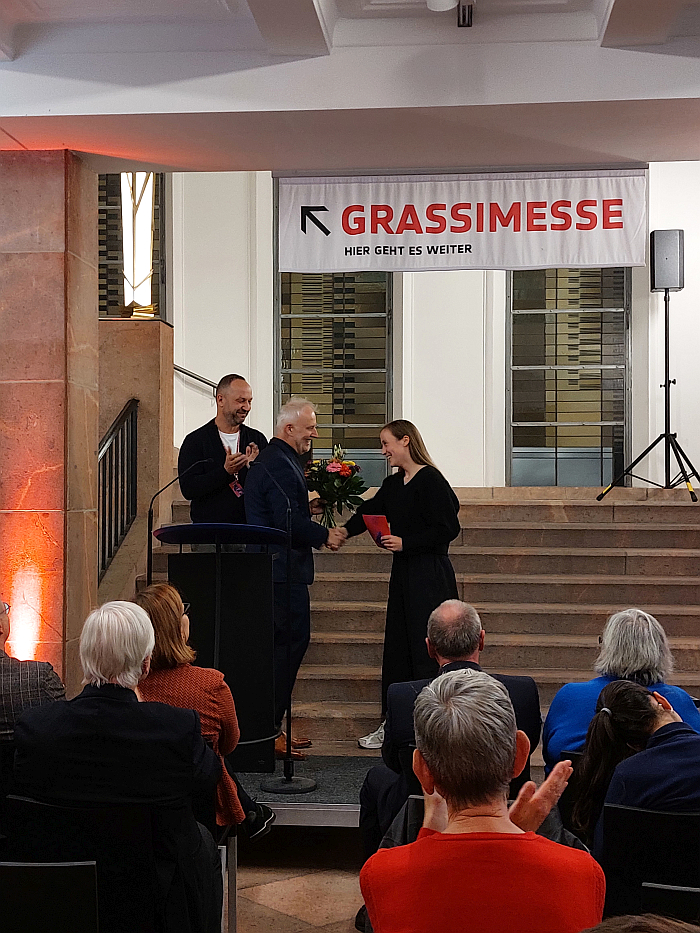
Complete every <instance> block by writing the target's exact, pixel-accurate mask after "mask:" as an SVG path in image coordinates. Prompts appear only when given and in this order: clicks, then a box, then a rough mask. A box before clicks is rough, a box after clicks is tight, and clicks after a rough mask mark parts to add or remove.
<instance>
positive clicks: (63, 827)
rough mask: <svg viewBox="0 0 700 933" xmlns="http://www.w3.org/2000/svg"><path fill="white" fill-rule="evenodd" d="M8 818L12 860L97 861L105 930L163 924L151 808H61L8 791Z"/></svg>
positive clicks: (133, 932)
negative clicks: (161, 920)
mask: <svg viewBox="0 0 700 933" xmlns="http://www.w3.org/2000/svg"><path fill="white" fill-rule="evenodd" d="M6 822H7V835H8V855H9V858H8V860H9V859H11V860H12V861H17V862H44V863H46V862H49V863H50V862H78V861H80V862H85V861H94V862H96V863H97V888H98V892H99V900H98V903H99V922H100V931H101V933H155V931H156V930H157V929H158V928H159V925H160V923H159V918H160V917H161V915H162V898H160V897H159V895H158V890H159V889H158V885H157V883H156V867H155V860H154V855H153V829H152V811H151V808H150V807H148V806H146V805H118V806H104V807H79V806H63V805H60V806H59V805H56V804H50V803H42V802H40V801H38V800H32V799H31V798H28V797H16V796H13V795H10V796H8V798H7V820H6ZM46 929H53V924H50V925H49V926H48V927H46Z"/></svg>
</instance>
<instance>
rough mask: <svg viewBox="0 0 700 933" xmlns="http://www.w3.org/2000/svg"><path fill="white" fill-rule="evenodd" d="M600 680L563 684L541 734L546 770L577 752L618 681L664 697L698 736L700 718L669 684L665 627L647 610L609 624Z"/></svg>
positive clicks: (602, 643)
mask: <svg viewBox="0 0 700 933" xmlns="http://www.w3.org/2000/svg"><path fill="white" fill-rule="evenodd" d="M594 669H595V670H596V672H597V673H598V674H599V676H598V677H594V678H593V679H592V680H588V681H586V682H584V683H571V684H564V686H563V687H561V689H560V690H559V691H558V693H557V694H556V696H555V697H554V699H553V700H552V704H551V706H550V707H549V712H548V713H547V718H546V720H545V723H544V730H543V733H542V754H543V755H544V761H545V765H546V767H547V769H549V768H551V767H552V766H553V765H554V764H555V763H556V762H557V761H559V757H560V755H561V753H562V752H565V751H566V752H568V751H577V750H578V749H580V748H582V747H583V744H584V742H585V741H586V733H587V732H588V726H589V724H590V721H591V719H593V716H594V715H595V709H596V702H597V700H598V695H599V693H600V691H601V690H602V689H603V687H605V686H606V685H607V684H609V683H612V682H613V681H614V680H631V681H632V682H633V683H636V684H640V685H641V686H642V687H646V688H647V689H648V690H649V691H650V692H656V693H660V694H661V696H663V697H665V698H666V699H667V700H668V702H669V703H670V704H671V706H672V707H673V708H674V710H675V711H676V712H677V713H678V715H679V716H680V717H681V719H682V720H683V722H684V723H686V724H687V725H688V726H690V727H691V728H692V729H694V730H695V732H699V733H700V712H698V710H697V708H696V706H695V703H694V702H693V699H692V697H691V696H689V695H688V694H687V693H686V691H685V690H683V689H681V688H680V687H673V686H671V685H670V684H668V683H666V680H667V679H668V678H669V677H670V675H671V674H672V672H673V656H672V655H671V649H670V647H669V644H668V639H667V637H666V632H665V631H664V630H663V627H662V626H661V624H660V623H659V622H658V621H657V620H656V619H655V618H654V616H652V615H650V614H649V613H648V612H645V611H644V610H643V609H623V610H621V611H620V612H615V613H613V615H611V616H610V618H609V619H608V621H607V622H606V623H605V628H604V629H603V634H602V635H601V636H600V651H599V653H598V658H597V659H596V662H595V664H594Z"/></svg>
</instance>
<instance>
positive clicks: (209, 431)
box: [177, 373, 267, 524]
mask: <svg viewBox="0 0 700 933" xmlns="http://www.w3.org/2000/svg"><path fill="white" fill-rule="evenodd" d="M215 395H216V418H214V419H213V420H212V421H209V422H207V424H205V425H203V426H202V427H201V428H197V430H196V431H192V433H191V434H188V435H187V437H186V438H185V439H184V441H183V442H182V446H181V447H180V456H179V458H178V461H177V471H178V473H183V472H184V471H185V470H187V469H188V468H189V467H191V466H192V465H193V464H194V463H197V461H198V460H211V461H213V462H212V463H202V464H200V465H199V466H197V467H195V468H194V470H192V472H191V473H187V475H186V476H183V477H182V479H181V480H180V489H181V490H182V494H183V496H184V497H185V498H186V499H190V500H191V501H190V517H191V519H192V521H193V522H232V523H233V524H243V523H245V521H246V511H245V498H244V487H245V483H246V478H247V476H248V468H249V466H250V464H251V463H252V462H253V461H254V460H255V458H256V457H257V455H258V453H259V452H260V451H261V450H263V448H265V447H267V440H266V439H265V435H264V434H261V433H260V431H256V430H255V429H254V428H249V427H248V425H246V424H245V423H244V422H245V419H246V418H247V417H248V415H249V414H250V409H251V406H252V402H253V390H252V389H251V387H250V386H249V385H248V383H247V382H246V380H245V379H244V378H243V376H239V375H237V374H236V373H230V374H229V375H228V376H224V377H223V378H222V379H221V381H220V382H219V384H218V386H217V387H216V391H215Z"/></svg>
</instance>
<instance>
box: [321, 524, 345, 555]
mask: <svg viewBox="0 0 700 933" xmlns="http://www.w3.org/2000/svg"><path fill="white" fill-rule="evenodd" d="M347 540H348V533H347V531H346V530H345V529H344V528H329V529H328V539H327V541H326V547H327V548H328V550H329V551H337V550H338V549H339V548H341V547H342V546H343V545H344V544H345V542H346V541H347Z"/></svg>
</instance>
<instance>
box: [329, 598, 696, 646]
mask: <svg viewBox="0 0 700 933" xmlns="http://www.w3.org/2000/svg"><path fill="white" fill-rule="evenodd" d="M475 606H476V609H477V610H478V612H479V616H480V617H481V622H482V625H483V626H484V628H485V630H486V633H487V637H488V635H489V634H490V633H496V632H504V633H512V634H518V633H522V634H526V633H532V634H538V633H539V634H548V633H549V634H552V635H555V634H567V633H572V632H574V633H579V634H581V635H599V634H600V633H601V632H602V630H603V626H604V625H605V622H606V620H607V619H608V617H609V616H611V615H612V614H613V613H614V612H617V611H618V610H619V609H620V608H622V607H621V605H620V604H619V603H618V604H610V603H608V604H603V605H571V604H569V603H562V604H557V603H521V604H518V603H482V602H478V601H477V602H476V603H475ZM342 611H343V610H342V609H340V608H339V613H338V614H339V615H340V614H341V613H342ZM650 611H653V615H654V616H655V618H657V619H658V620H659V622H660V623H661V624H662V625H663V627H664V629H665V630H666V633H667V634H668V635H669V636H674V635H686V636H687V635H697V636H700V607H698V606H663V605H659V606H654V607H652V609H650ZM357 615H358V617H359V613H358V614H357ZM338 623H339V626H340V624H341V620H340V619H338Z"/></svg>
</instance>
